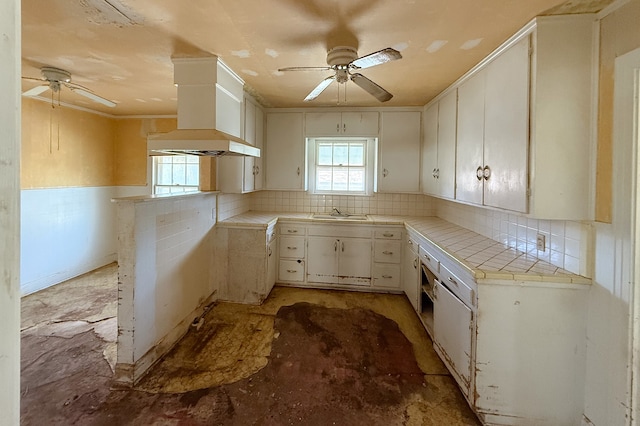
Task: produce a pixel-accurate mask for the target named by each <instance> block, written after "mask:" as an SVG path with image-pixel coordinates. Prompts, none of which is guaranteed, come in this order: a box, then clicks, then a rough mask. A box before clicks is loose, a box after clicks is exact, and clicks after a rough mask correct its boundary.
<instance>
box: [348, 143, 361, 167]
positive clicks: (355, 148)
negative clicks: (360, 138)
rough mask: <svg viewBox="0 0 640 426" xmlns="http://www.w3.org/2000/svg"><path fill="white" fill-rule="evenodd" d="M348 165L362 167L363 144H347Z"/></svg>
mask: <svg viewBox="0 0 640 426" xmlns="http://www.w3.org/2000/svg"><path fill="white" fill-rule="evenodd" d="M349 165H350V166H364V144H349Z"/></svg>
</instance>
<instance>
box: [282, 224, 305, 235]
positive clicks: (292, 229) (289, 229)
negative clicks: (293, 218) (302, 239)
mask: <svg viewBox="0 0 640 426" xmlns="http://www.w3.org/2000/svg"><path fill="white" fill-rule="evenodd" d="M279 233H280V235H304V234H305V227H304V226H297V225H288V224H283V225H280V228H279Z"/></svg>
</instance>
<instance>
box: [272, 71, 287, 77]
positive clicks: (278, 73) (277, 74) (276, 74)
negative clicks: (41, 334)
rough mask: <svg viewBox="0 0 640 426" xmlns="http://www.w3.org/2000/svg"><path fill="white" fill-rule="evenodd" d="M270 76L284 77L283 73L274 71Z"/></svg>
mask: <svg viewBox="0 0 640 426" xmlns="http://www.w3.org/2000/svg"><path fill="white" fill-rule="evenodd" d="M271 74H273V75H275V76H276V77H280V76H282V75H284V72H282V71H278V70H275V71H272V72H271Z"/></svg>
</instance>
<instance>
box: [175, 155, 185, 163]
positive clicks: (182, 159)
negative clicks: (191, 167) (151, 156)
mask: <svg viewBox="0 0 640 426" xmlns="http://www.w3.org/2000/svg"><path fill="white" fill-rule="evenodd" d="M186 162H187V157H186V155H174V156H173V164H184V163H186Z"/></svg>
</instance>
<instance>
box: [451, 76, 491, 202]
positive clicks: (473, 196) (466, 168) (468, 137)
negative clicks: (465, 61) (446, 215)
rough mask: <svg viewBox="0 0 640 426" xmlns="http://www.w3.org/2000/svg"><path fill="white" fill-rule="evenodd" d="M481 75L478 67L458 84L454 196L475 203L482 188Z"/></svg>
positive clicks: (482, 127) (479, 197)
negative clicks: (472, 74) (468, 77)
mask: <svg viewBox="0 0 640 426" xmlns="http://www.w3.org/2000/svg"><path fill="white" fill-rule="evenodd" d="M484 79H485V70H481V71H479V72H478V73H477V74H475V75H474V76H473V77H471V78H470V79H469V80H467V81H466V82H465V83H464V84H463V85H462V86H460V87H459V88H458V141H457V145H458V146H457V154H456V200H461V201H466V202H469V203H475V204H482V203H483V190H484V179H483V178H482V174H481V171H482V168H483V167H484V155H483V152H484ZM478 168H479V169H480V171H479V170H478ZM479 173H480V178H479V179H478V174H479Z"/></svg>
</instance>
